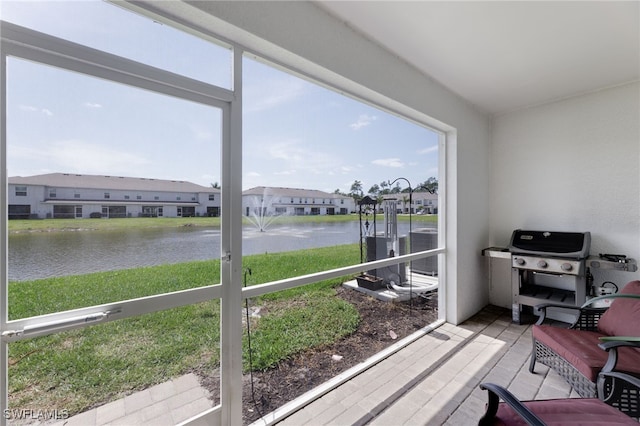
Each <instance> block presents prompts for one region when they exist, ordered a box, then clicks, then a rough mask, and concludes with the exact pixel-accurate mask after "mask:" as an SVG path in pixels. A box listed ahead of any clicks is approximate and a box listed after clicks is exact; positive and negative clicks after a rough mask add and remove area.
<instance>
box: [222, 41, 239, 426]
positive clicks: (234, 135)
mask: <svg viewBox="0 0 640 426" xmlns="http://www.w3.org/2000/svg"><path fill="white" fill-rule="evenodd" d="M233 90H234V94H235V96H234V100H233V101H232V102H231V106H230V108H229V110H228V111H227V110H225V114H224V116H225V119H224V122H225V125H224V126H223V129H224V130H223V132H224V134H223V143H222V219H221V223H222V227H221V230H222V238H221V243H220V244H221V245H220V253H221V256H222V262H221V273H222V277H221V279H222V300H221V302H220V303H221V306H220V311H221V314H220V340H221V342H220V351H221V353H220V381H221V383H220V390H221V392H220V399H221V401H220V402H221V404H222V414H221V415H222V418H221V421H222V424H223V425H238V424H242V310H241V308H242V51H241V50H240V49H238V48H234V50H233Z"/></svg>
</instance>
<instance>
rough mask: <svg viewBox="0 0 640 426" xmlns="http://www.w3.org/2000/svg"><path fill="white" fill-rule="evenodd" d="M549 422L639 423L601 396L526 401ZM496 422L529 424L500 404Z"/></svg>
mask: <svg viewBox="0 0 640 426" xmlns="http://www.w3.org/2000/svg"><path fill="white" fill-rule="evenodd" d="M524 405H526V406H527V407H528V408H529V409H530V410H531V411H533V412H534V413H535V414H536V416H538V417H540V419H541V420H542V421H544V422H545V423H546V424H547V425H553V426H560V425H567V426H569V425H598V426H601V425H633V424H635V425H636V426H638V422H636V421H635V420H633V419H632V418H631V417H629V416H627V415H626V414H624V413H622V412H620V411H618V410H617V409H615V408H613V407H612V406H610V405H607V404H605V403H604V402H602V401H600V400H599V399H591V398H589V399H578V398H568V399H556V400H539V401H527V402H524ZM494 425H505V426H506V425H508V426H515V425H526V423H525V422H524V421H522V419H521V418H520V416H518V415H517V414H516V413H515V411H513V409H512V408H511V407H509V406H508V405H507V404H505V403H500V405H499V407H498V412H497V414H496V421H495V422H494Z"/></svg>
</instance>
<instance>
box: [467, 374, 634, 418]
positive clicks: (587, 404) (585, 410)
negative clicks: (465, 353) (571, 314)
mask: <svg viewBox="0 0 640 426" xmlns="http://www.w3.org/2000/svg"><path fill="white" fill-rule="evenodd" d="M601 375H602V376H606V379H607V381H609V382H611V383H613V386H612V388H611V389H612V391H611V392H609V393H608V394H607V395H606V398H605V397H601V398H600V399H597V398H586V399H581V398H565V399H548V400H536V401H524V402H522V401H520V400H518V398H516V397H515V396H514V395H513V394H512V393H511V392H509V391H508V390H506V389H505V388H503V387H501V386H499V385H496V384H493V383H482V384H480V389H484V390H487V391H488V397H489V402H488V404H487V408H486V412H485V414H484V416H483V417H482V418H481V419H480V421H479V422H478V425H479V426H498V425H502V426H516V425H533V426H543V425H561V424H562V425H567V424H572V425H584V426H587V425H594V426H596V425H598V426H600V425H627V424H628V425H636V426H637V425H638V422H637V421H636V420H634V419H632V418H631V417H629V416H627V415H626V414H624V413H623V412H622V411H619V410H618V409H616V408H614V407H613V406H612V405H611V404H616V405H625V404H628V403H635V404H637V403H638V392H640V380H639V379H638V378H637V377H634V376H630V375H628V374H624V373H617V372H610V373H601ZM619 385H623V386H619ZM619 387H624V388H626V389H629V388H633V389H635V391H634V392H633V393H634V395H635V397H634V399H635V401H624V400H621V399H620V398H624V396H623V395H620V394H618V393H617V392H616V391H615V389H618V388H619ZM500 400H502V401H504V402H500Z"/></svg>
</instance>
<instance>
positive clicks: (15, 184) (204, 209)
mask: <svg viewBox="0 0 640 426" xmlns="http://www.w3.org/2000/svg"><path fill="white" fill-rule="evenodd" d="M8 204H9V219H28V218H31V219H45V218H54V219H64V218H90V217H91V218H96V217H98V218H99V217H101V218H122V217H163V216H164V217H191V216H219V215H220V190H219V189H217V188H212V187H206V186H201V185H197V184H195V183H191V182H185V181H180V180H164V179H151V178H138V177H123V176H103V175H85V174H72V173H49V174H43V175H35V176H25V177H20V176H15V177H9V185H8Z"/></svg>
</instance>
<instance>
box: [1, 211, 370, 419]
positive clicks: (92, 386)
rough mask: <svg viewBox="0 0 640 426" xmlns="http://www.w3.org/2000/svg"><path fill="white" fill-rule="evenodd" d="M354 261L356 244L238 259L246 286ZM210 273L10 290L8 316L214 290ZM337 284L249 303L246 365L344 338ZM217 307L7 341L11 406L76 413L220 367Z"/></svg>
mask: <svg viewBox="0 0 640 426" xmlns="http://www.w3.org/2000/svg"><path fill="white" fill-rule="evenodd" d="M124 220H129V219H124ZM134 220H137V219H134ZM159 220H164V219H159ZM82 221H83V222H84V221H85V220H82ZM111 221H112V220H105V222H111ZM358 261H359V250H358V247H357V245H347V246H337V247H328V248H321V249H313V250H301V251H296V252H287V253H273V254H266V255H256V256H247V257H245V258H244V260H243V262H244V266H245V267H249V268H251V270H252V275H251V276H248V281H249V285H254V284H259V283H264V282H268V281H272V280H276V279H282V278H288V277H293V276H296V275H303V274H308V273H313V272H318V271H322V270H328V269H333V268H338V267H341V266H346V265H349V264H355V263H358ZM219 267H220V265H219V261H218V260H214V261H201V262H189V263H183V264H178V265H162V266H155V267H146V268H137V269H130V270H121V271H114V272H101V273H94V274H87V275H79V276H70V277H60V278H51V279H44V280H36V281H27V282H16V283H10V285H9V301H10V310H9V316H10V318H11V319H15V318H24V317H29V316H33V315H41V314H43V313H48V312H53V311H58V310H67V309H73V308H78V307H82V306H90V305H95V304H100V303H105V302H106V301H115V300H124V299H131V298H135V297H140V296H144V295H149V294H160V293H165V292H170V291H176V290H181V289H185V288H194V287H199V286H203V285H209V284H215V283H217V282H218V281H219V279H218V277H219V275H220V272H219ZM345 278H346V277H345ZM343 281H344V279H333V280H328V281H325V282H320V283H316V284H312V285H308V286H304V287H301V288H295V289H290V290H286V291H281V292H278V293H274V294H270V295H265V296H263V297H261V298H257V299H255V300H251V304H252V305H254V306H260V307H261V308H262V312H263V313H264V315H263V317H262V318H261V319H260V320H255V321H252V347H253V351H252V355H253V362H254V368H255V369H264V368H268V367H269V366H271V365H274V364H275V363H277V362H278V361H279V360H281V359H284V358H286V357H288V356H291V355H292V354H294V353H296V352H299V351H300V350H303V349H305V348H309V347H314V346H318V345H322V344H325V343H329V342H332V341H335V340H336V339H339V338H340V337H342V336H345V335H348V334H350V333H352V332H353V331H354V330H355V329H356V327H357V325H358V322H359V317H358V313H357V311H356V309H355V308H354V307H353V306H351V305H350V304H348V303H346V302H344V301H343V300H342V299H340V298H338V297H336V295H335V288H336V286H338V285H340V284H341V283H342V282H343ZM219 308H220V305H219V302H218V301H210V302H206V303H200V304H197V305H191V306H185V307H181V308H176V309H171V310H168V311H162V312H156V313H153V314H148V315H144V316H141V317H137V318H129V319H125V320H120V321H114V322H109V323H105V324H101V325H96V326H92V327H88V328H84V329H80V330H73V331H69V332H64V333H59V334H55V335H51V336H45V337H39V338H34V339H30V340H25V341H21V342H15V343H11V344H10V345H9V357H10V367H9V395H10V397H9V399H10V407H11V408H26V407H38V408H40V409H45V408H51V409H54V408H57V409H67V410H69V411H70V413H71V414H76V413H79V412H82V411H84V410H85V409H88V408H89V407H92V406H95V405H99V404H103V403H106V402H108V401H111V400H114V399H116V398H120V397H122V396H124V395H126V394H128V393H130V392H132V391H134V390H139V389H143V388H146V387H149V386H151V385H153V384H156V383H160V382H163V381H166V380H168V379H169V378H171V377H175V376H177V375H180V374H184V373H186V372H189V371H194V370H200V371H204V372H211V371H213V370H215V369H216V368H217V367H218V365H219V356H220V354H219V339H220V334H219V328H220V323H219V322H220V309H219ZM241 308H242V307H241V306H238V312H239V313H240V312H241ZM245 338H246V336H245ZM244 352H245V353H244V357H245V369H247V368H248V365H247V363H246V359H248V354H247V351H246V350H245V351H244Z"/></svg>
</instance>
